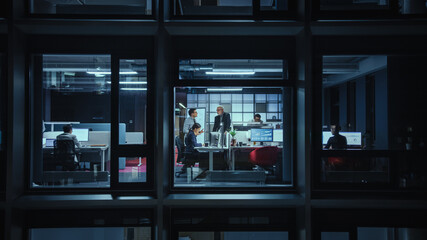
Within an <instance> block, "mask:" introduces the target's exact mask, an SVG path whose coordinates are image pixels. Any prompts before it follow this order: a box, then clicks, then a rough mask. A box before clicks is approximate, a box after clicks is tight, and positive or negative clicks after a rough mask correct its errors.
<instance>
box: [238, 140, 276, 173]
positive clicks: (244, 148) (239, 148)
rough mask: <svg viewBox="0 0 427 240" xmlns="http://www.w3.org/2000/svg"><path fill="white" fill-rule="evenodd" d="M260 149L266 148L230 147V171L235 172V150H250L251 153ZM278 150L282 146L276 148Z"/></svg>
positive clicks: (254, 146) (257, 146) (260, 146)
mask: <svg viewBox="0 0 427 240" xmlns="http://www.w3.org/2000/svg"><path fill="white" fill-rule="evenodd" d="M262 147H266V146H264V145H247V146H231V147H230V155H231V170H232V171H234V170H235V161H236V156H235V152H236V151H237V150H250V151H252V150H253V149H256V148H262ZM277 147H278V148H279V149H282V148H283V146H277Z"/></svg>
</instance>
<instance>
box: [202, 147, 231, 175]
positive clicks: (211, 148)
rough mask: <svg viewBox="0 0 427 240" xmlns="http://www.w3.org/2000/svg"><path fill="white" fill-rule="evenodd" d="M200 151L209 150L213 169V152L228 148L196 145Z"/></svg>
mask: <svg viewBox="0 0 427 240" xmlns="http://www.w3.org/2000/svg"><path fill="white" fill-rule="evenodd" d="M194 149H196V150H197V151H199V152H208V153H209V171H212V170H213V153H214V152H223V151H225V150H228V148H227V147H195V148H194Z"/></svg>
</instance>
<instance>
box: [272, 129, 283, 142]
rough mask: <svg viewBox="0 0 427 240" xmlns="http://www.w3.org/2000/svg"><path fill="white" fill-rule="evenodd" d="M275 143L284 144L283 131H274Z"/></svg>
mask: <svg viewBox="0 0 427 240" xmlns="http://www.w3.org/2000/svg"><path fill="white" fill-rule="evenodd" d="M273 142H283V129H274V130H273Z"/></svg>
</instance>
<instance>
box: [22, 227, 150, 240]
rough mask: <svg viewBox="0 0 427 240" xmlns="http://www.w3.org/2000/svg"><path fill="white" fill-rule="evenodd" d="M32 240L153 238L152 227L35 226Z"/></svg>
mask: <svg viewBox="0 0 427 240" xmlns="http://www.w3.org/2000/svg"><path fill="white" fill-rule="evenodd" d="M29 239H30V240H57V239H62V240H74V239H93V240H128V239H141V240H150V239H151V227H87V228H33V229H30V231H29Z"/></svg>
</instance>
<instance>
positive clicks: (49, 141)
mask: <svg viewBox="0 0 427 240" xmlns="http://www.w3.org/2000/svg"><path fill="white" fill-rule="evenodd" d="M55 140H56V139H54V138H47V139H46V147H54V146H55Z"/></svg>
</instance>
